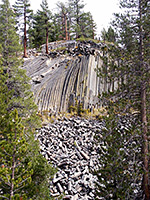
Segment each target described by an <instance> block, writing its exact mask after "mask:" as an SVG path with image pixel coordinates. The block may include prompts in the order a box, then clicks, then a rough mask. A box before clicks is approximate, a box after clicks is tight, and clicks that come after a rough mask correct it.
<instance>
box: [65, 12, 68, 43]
mask: <svg viewBox="0 0 150 200" xmlns="http://www.w3.org/2000/svg"><path fill="white" fill-rule="evenodd" d="M64 18H65V38H66V40H68V30H67V29H68V28H67V16H66V14H65V15H64Z"/></svg>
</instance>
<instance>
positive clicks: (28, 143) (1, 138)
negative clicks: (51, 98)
mask: <svg viewBox="0 0 150 200" xmlns="http://www.w3.org/2000/svg"><path fill="white" fill-rule="evenodd" d="M0 21H2V23H0V55H1V57H0V142H1V145H3V148H0V154H1V155H2V157H1V160H0V161H1V166H5V165H7V166H8V167H7V168H8V169H7V168H6V169H5V168H4V167H2V168H4V169H2V171H1V173H0V176H1V179H2V182H1V184H3V186H4V187H5V185H7V186H9V187H7V188H4V187H3V189H1V194H3V196H5V195H6V196H8V197H7V199H11V196H12V195H13V194H12V195H11V192H10V191H14V189H11V190H10V185H11V184H9V183H10V181H11V180H12V178H13V177H12V176H11V174H12V173H11V172H12V171H11V170H12V169H14V170H13V171H15V170H16V174H17V173H18V177H19V176H20V178H19V181H20V182H18V177H16V176H15V182H14V180H12V187H13V188H14V187H15V188H16V189H15V191H16V194H17V193H18V194H19V195H20V196H22V194H23V193H24V194H27V196H28V198H32V197H33V196H34V199H42V198H41V196H43V197H44V196H46V197H45V198H47V199H48V198H49V195H48V185H47V181H48V176H51V174H53V172H54V171H53V170H52V167H51V166H49V165H48V164H47V161H46V160H45V159H44V158H43V157H42V156H41V155H40V153H39V146H38V142H37V141H35V139H34V133H35V129H36V128H38V127H40V119H39V117H38V116H37V106H36V105H35V104H34V99H33V94H32V93H31V91H30V86H29V78H28V77H27V76H26V74H25V71H24V70H23V69H22V68H21V66H22V63H23V62H22V59H21V57H20V52H21V48H20V45H19V37H18V35H17V33H16V24H15V16H14V13H13V11H12V9H11V8H10V4H9V1H8V0H3V2H2V4H1V5H0ZM18 116H19V117H18ZM11 131H12V132H11ZM22 133H23V134H22ZM15 138H16V139H15ZM18 138H20V139H18ZM13 142H14V143H13ZM12 144H13V145H12ZM23 147H24V148H23ZM15 148H18V149H19V150H18V151H17V152H16V151H15ZM5 150H7V151H5ZM13 152H15V154H13ZM19 153H20V154H19ZM10 154H11V155H12V156H15V157H16V156H19V155H20V156H21V154H23V155H24V156H23V157H20V159H21V160H20V161H19V160H14V162H13V161H12V158H11V157H12V156H8V155H10ZM16 158H17V157H16ZM19 162H20V163H21V164H22V166H23V165H24V167H25V174H26V175H25V176H24V177H23V176H22V175H21V174H22V173H23V172H21V170H23V168H19V166H21V164H20V163H19ZM13 163H16V164H17V165H18V167H17V166H15V165H14V164H13ZM28 163H29V165H28ZM35 163H36V164H35ZM41 163H42V166H43V167H42V168H41ZM19 164H20V165H19ZM11 166H12V167H11ZM37 169H38V170H40V172H39V173H37ZM28 172H29V173H28ZM30 172H31V173H30ZM6 179H8V181H9V183H8V182H7V180H6ZM26 179H30V180H31V179H32V182H30V185H28V186H27V185H24V184H23V185H22V187H23V188H22V189H19V188H20V186H21V184H22V183H23V182H25V180H26ZM17 182H18V185H17ZM13 184H14V185H13ZM19 184H20V185H19ZM31 185H32V188H34V189H33V190H32V192H31V189H30V188H29V186H31ZM36 186H37V188H38V187H39V186H41V187H42V188H43V191H46V194H43V193H42V191H39V192H38V193H37V191H36V190H35V187H36ZM1 188H2V187H1ZM16 198H17V197H16Z"/></svg>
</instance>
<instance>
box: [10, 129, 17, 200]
mask: <svg viewBox="0 0 150 200" xmlns="http://www.w3.org/2000/svg"><path fill="white" fill-rule="evenodd" d="M14 139H15V140H16V132H15V138H14ZM15 151H16V145H15V146H14V153H13V158H12V159H13V162H12V174H11V185H10V200H11V199H13V197H14V180H15V167H16V161H15Z"/></svg>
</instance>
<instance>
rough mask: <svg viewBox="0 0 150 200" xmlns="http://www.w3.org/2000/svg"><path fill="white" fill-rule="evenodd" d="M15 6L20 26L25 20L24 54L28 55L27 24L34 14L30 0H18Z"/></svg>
mask: <svg viewBox="0 0 150 200" xmlns="http://www.w3.org/2000/svg"><path fill="white" fill-rule="evenodd" d="M13 7H14V11H15V13H16V17H17V22H18V25H19V26H20V25H21V24H22V21H23V47H24V54H23V56H24V57H25V58H26V57H27V24H29V20H30V18H31V16H32V12H33V11H32V10H31V9H30V3H29V0H16V2H15V5H14V6H13Z"/></svg>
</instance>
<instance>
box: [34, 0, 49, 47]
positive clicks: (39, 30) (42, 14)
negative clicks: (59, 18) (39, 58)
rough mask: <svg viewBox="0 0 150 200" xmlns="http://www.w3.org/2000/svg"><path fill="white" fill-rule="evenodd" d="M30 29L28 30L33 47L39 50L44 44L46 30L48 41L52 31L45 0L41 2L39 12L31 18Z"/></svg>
mask: <svg viewBox="0 0 150 200" xmlns="http://www.w3.org/2000/svg"><path fill="white" fill-rule="evenodd" d="M32 23H33V24H32V27H31V29H30V37H31V36H32V38H33V39H32V43H33V44H34V45H33V47H35V48H40V46H41V45H43V44H45V43H46V30H48V35H49V36H48V39H49V41H52V39H51V37H50V36H51V31H52V13H51V11H50V10H49V8H48V3H47V1H46V0H43V1H42V4H41V10H38V11H37V12H36V14H35V15H34V16H33V22H32Z"/></svg>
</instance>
